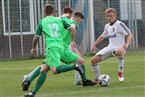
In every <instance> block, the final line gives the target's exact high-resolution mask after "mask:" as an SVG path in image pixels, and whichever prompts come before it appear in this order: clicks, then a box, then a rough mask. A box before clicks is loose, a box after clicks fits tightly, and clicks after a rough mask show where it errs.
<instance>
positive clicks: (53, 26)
mask: <svg viewBox="0 0 145 97" xmlns="http://www.w3.org/2000/svg"><path fill="white" fill-rule="evenodd" d="M45 13H47V14H46V15H47V16H46V17H45V18H43V19H42V20H41V21H40V23H39V26H38V29H37V31H36V35H35V37H34V38H33V46H32V50H31V54H34V52H35V47H36V44H37V42H38V39H39V38H38V37H39V36H40V35H41V34H42V32H44V35H45V43H46V60H45V64H43V65H41V68H39V69H41V70H40V71H39V72H40V73H39V76H38V80H37V82H36V86H35V87H34V89H33V90H32V91H31V92H30V93H28V94H25V97H34V96H35V94H36V92H38V90H39V89H40V88H41V86H42V85H43V83H44V81H45V79H46V74H47V72H48V71H49V70H51V71H52V72H53V73H54V74H57V73H61V72H67V71H70V70H77V71H78V72H79V73H80V74H81V75H82V77H83V78H84V71H83V70H82V68H81V67H80V66H79V65H74V64H70V65H60V59H64V57H65V55H64V41H63V34H64V32H63V27H64V28H69V30H70V33H71V41H73V40H74V36H75V27H74V25H70V24H68V23H67V22H66V20H65V19H58V18H56V17H53V15H54V7H53V6H52V5H50V4H49V5H46V7H45ZM58 25H59V26H58ZM75 58H77V60H78V61H80V62H84V60H83V59H82V58H81V57H79V56H77V55H75ZM75 58H74V60H75ZM80 65H81V64H80ZM84 83H86V84H87V85H88V84H89V85H95V83H94V82H92V81H91V80H87V79H85V78H84Z"/></svg>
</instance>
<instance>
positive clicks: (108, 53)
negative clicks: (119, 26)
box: [96, 47, 125, 60]
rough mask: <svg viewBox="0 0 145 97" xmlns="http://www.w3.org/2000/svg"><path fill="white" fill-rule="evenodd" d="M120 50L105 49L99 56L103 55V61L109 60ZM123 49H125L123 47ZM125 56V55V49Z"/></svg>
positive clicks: (114, 48) (113, 48)
mask: <svg viewBox="0 0 145 97" xmlns="http://www.w3.org/2000/svg"><path fill="white" fill-rule="evenodd" d="M117 48H119V47H104V48H103V49H102V50H100V51H99V52H98V53H97V54H96V56H97V55H101V56H102V60H104V59H107V58H109V57H114V56H116V55H115V54H114V52H115V50H116V49H117ZM122 48H123V47H122ZM123 49H124V48H123ZM124 54H125V49H124Z"/></svg>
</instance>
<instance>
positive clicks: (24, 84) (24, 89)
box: [22, 81, 30, 91]
mask: <svg viewBox="0 0 145 97" xmlns="http://www.w3.org/2000/svg"><path fill="white" fill-rule="evenodd" d="M29 86H30V81H23V82H22V89H23V91H28V88H29Z"/></svg>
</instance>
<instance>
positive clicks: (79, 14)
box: [74, 12, 84, 19]
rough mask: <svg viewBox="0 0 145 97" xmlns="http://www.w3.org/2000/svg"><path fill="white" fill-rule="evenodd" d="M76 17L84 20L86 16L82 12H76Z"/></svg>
mask: <svg viewBox="0 0 145 97" xmlns="http://www.w3.org/2000/svg"><path fill="white" fill-rule="evenodd" d="M74 16H75V17H78V18H81V19H84V15H83V14H82V13H81V12H75V13H74Z"/></svg>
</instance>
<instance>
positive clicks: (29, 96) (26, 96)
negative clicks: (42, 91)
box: [24, 92, 35, 97]
mask: <svg viewBox="0 0 145 97" xmlns="http://www.w3.org/2000/svg"><path fill="white" fill-rule="evenodd" d="M34 96H35V93H33V92H30V93H28V94H25V95H24V97H34Z"/></svg>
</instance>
